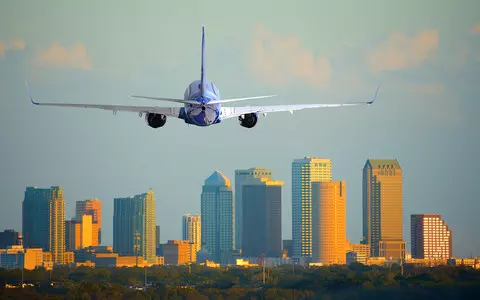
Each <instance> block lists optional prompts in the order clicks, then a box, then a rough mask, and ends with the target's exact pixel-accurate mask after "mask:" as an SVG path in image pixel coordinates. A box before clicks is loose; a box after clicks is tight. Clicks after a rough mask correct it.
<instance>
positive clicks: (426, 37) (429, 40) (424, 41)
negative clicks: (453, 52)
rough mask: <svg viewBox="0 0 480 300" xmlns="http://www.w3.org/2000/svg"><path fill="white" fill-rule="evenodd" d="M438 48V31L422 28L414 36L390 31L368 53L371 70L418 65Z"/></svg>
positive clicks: (395, 68) (396, 68)
mask: <svg viewBox="0 0 480 300" xmlns="http://www.w3.org/2000/svg"><path fill="white" fill-rule="evenodd" d="M437 49H438V31H436V30H423V31H421V32H419V33H418V34H417V35H416V36H414V37H408V36H406V35H405V33H403V32H392V33H391V34H390V36H389V37H388V39H387V40H386V41H384V42H383V43H381V44H380V45H378V47H377V48H376V49H374V50H373V51H372V52H370V53H369V54H368V57H367V59H368V63H369V65H370V68H371V69H372V71H375V72H377V71H382V70H398V69H406V68H411V67H415V66H418V65H420V64H421V63H422V62H423V61H425V60H426V59H428V58H429V56H430V55H431V54H432V53H433V52H435V51H436V50H437Z"/></svg>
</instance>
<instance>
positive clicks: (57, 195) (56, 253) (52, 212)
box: [49, 186, 66, 264]
mask: <svg viewBox="0 0 480 300" xmlns="http://www.w3.org/2000/svg"><path fill="white" fill-rule="evenodd" d="M49 220H50V224H49V251H50V252H51V253H52V261H53V263H54V264H64V263H65V260H64V255H65V250H66V249H65V199H64V198H63V190H62V188H61V187H58V186H56V187H52V188H51V190H50V200H49Z"/></svg>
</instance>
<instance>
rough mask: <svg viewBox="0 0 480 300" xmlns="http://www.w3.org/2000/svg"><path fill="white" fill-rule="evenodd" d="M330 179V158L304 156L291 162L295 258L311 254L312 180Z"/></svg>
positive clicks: (323, 180) (322, 180)
mask: <svg viewBox="0 0 480 300" xmlns="http://www.w3.org/2000/svg"><path fill="white" fill-rule="evenodd" d="M331 180H332V162H331V160H330V159H326V158H316V157H305V158H302V159H296V160H294V161H293V163H292V238H293V249H292V250H293V255H292V256H293V257H294V258H296V259H298V258H301V257H305V258H307V260H308V259H309V258H311V256H312V191H311V189H312V182H330V181H331Z"/></svg>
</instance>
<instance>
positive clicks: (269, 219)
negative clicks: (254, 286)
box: [241, 177, 283, 257]
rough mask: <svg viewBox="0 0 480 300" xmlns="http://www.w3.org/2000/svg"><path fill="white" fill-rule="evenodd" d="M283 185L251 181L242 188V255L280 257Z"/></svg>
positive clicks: (268, 180)
mask: <svg viewBox="0 0 480 300" xmlns="http://www.w3.org/2000/svg"><path fill="white" fill-rule="evenodd" d="M282 186H283V182H282V181H273V180H271V179H270V178H268V177H265V178H250V179H247V180H245V181H244V182H243V185H242V190H243V191H242V194H243V201H242V205H243V207H242V211H243V215H242V218H243V219H242V221H241V224H243V229H242V247H243V248H242V254H243V256H244V257H258V256H260V255H261V254H263V255H265V256H266V257H281V256H282Z"/></svg>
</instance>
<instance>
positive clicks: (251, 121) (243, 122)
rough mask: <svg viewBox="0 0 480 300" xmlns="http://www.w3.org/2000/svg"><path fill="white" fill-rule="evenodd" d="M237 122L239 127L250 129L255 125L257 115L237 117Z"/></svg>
mask: <svg viewBox="0 0 480 300" xmlns="http://www.w3.org/2000/svg"><path fill="white" fill-rule="evenodd" d="M238 120H239V121H240V126H243V127H246V128H252V127H253V126H255V124H257V120H258V115H257V114H256V113H250V114H245V115H242V116H240V117H238Z"/></svg>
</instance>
